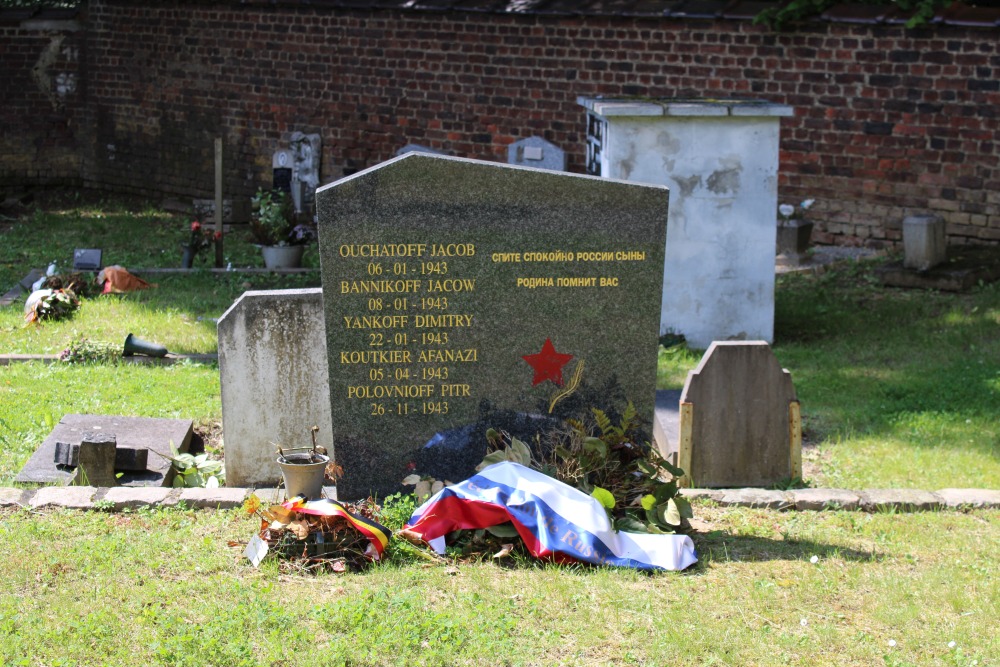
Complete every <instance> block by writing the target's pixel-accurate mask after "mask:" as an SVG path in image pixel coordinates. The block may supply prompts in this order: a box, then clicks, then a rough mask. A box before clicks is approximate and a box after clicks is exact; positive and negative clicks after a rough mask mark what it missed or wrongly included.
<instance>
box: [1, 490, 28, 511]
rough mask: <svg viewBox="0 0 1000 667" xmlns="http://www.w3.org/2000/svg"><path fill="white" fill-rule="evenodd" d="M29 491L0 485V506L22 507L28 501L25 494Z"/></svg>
mask: <svg viewBox="0 0 1000 667" xmlns="http://www.w3.org/2000/svg"><path fill="white" fill-rule="evenodd" d="M26 495H28V493H26V492H25V490H24V489H15V488H12V487H9V486H5V487H0V507H20V506H23V505H24V504H25V503H26V502H27V498H25V496H26Z"/></svg>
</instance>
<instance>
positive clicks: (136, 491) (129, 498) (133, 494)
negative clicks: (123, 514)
mask: <svg viewBox="0 0 1000 667" xmlns="http://www.w3.org/2000/svg"><path fill="white" fill-rule="evenodd" d="M171 492H172V489H170V488H167V487H165V486H137V487H128V486H118V487H115V488H112V489H108V491H107V493H105V494H104V498H102V500H107V501H109V502H111V503H114V510H115V511H116V512H120V511H121V510H123V509H125V508H126V507H128V508H131V509H135V508H137V507H152V506H156V505H160V504H161V503H163V502H164V501H165V500H166V499H167V497H168V496H169V495H170V494H171Z"/></svg>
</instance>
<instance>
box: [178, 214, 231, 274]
mask: <svg viewBox="0 0 1000 667" xmlns="http://www.w3.org/2000/svg"><path fill="white" fill-rule="evenodd" d="M221 238H222V232H218V231H217V232H214V233H213V232H212V230H211V229H208V228H207V227H202V224H201V223H200V222H198V221H197V220H195V221H194V222H192V223H191V228H190V231H189V232H188V234H187V237H186V238H185V239H184V241H182V242H181V251H182V252H183V253H184V254H183V255H182V256H181V267H182V268H185V269H190V268H191V267H192V265H193V264H194V259H195V257H197V256H198V253H200V252H201V251H202V250H205V249H207V248H213V247H215V244H216V243H217V242H218V241H219V239H221Z"/></svg>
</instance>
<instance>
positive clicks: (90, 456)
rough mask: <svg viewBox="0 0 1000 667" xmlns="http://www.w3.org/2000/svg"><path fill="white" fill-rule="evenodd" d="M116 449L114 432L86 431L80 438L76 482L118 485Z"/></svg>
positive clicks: (91, 484)
mask: <svg viewBox="0 0 1000 667" xmlns="http://www.w3.org/2000/svg"><path fill="white" fill-rule="evenodd" d="M115 449H117V440H116V439H115V436H114V434H113V433H85V434H84V435H83V439H82V440H80V454H79V464H78V465H77V475H76V479H75V480H74V483H75V484H85V485H89V486H97V487H111V486H117V485H118V479H117V478H116V477H115Z"/></svg>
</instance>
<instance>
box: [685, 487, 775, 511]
mask: <svg viewBox="0 0 1000 667" xmlns="http://www.w3.org/2000/svg"><path fill="white" fill-rule="evenodd" d="M681 495H686V492H685V491H683V490H682V491H681ZM720 502H721V503H722V504H723V505H732V506H734V507H754V508H762V509H769V510H787V509H794V507H795V503H794V502H792V500H791V498H790V497H789V495H788V493H786V492H784V491H769V490H767V489H727V490H726V491H725V492H723V494H722V500H721V501H720Z"/></svg>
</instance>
